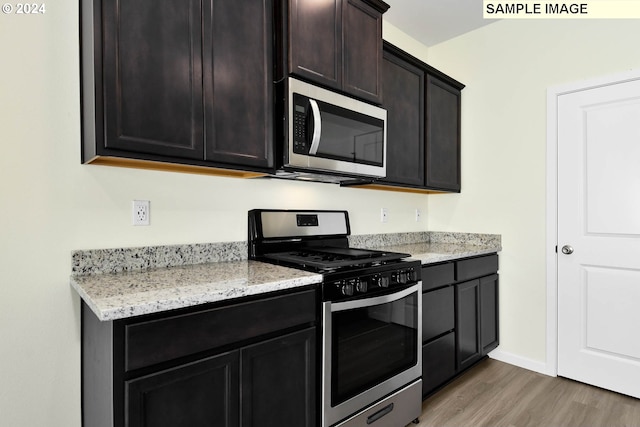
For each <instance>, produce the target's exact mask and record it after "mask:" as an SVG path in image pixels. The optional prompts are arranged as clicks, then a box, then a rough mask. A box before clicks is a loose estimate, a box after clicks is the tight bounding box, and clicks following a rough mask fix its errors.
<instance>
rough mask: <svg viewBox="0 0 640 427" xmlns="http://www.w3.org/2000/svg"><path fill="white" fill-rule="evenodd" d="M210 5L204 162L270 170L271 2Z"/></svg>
mask: <svg viewBox="0 0 640 427" xmlns="http://www.w3.org/2000/svg"><path fill="white" fill-rule="evenodd" d="M205 4H207V2H205ZM212 4H213V10H212V11H211V12H210V13H205V20H204V22H205V26H204V28H205V34H204V73H205V76H206V78H205V81H204V88H205V115H206V129H207V130H206V151H205V153H206V154H205V158H206V160H212V161H215V162H220V163H229V164H239V165H245V166H255V167H264V168H270V167H272V166H273V159H274V153H273V149H272V147H273V136H272V130H273V67H272V50H273V39H272V33H273V4H272V0H259V1H236V0H219V1H218V0H216V1H215V2H213V3H212ZM207 7H210V5H208V6H207Z"/></svg>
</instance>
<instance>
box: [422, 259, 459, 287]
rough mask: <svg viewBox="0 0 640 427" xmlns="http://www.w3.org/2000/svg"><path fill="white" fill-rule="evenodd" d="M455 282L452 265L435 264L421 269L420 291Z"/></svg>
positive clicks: (449, 263) (450, 263)
mask: <svg viewBox="0 0 640 427" xmlns="http://www.w3.org/2000/svg"><path fill="white" fill-rule="evenodd" d="M453 282H455V272H454V264H453V263H452V262H448V263H446V264H437V265H430V266H426V267H422V290H423V291H428V290H429V289H435V288H437V287H440V286H444V285H448V284H450V283H453Z"/></svg>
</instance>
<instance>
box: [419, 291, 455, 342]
mask: <svg viewBox="0 0 640 427" xmlns="http://www.w3.org/2000/svg"><path fill="white" fill-rule="evenodd" d="M454 302H455V297H454V288H453V286H448V287H446V288H442V289H438V290H435V291H429V292H425V293H423V294H422V342H426V341H429V340H430V339H432V338H434V337H437V336H438V335H441V334H443V333H445V332H447V331H450V330H452V329H454V328H455V316H454V314H455V309H454Z"/></svg>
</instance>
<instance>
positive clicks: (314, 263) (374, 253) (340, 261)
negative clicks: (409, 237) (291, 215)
mask: <svg viewBox="0 0 640 427" xmlns="http://www.w3.org/2000/svg"><path fill="white" fill-rule="evenodd" d="M409 256H410V255H409V254H404V253H398V252H386V251H378V250H371V249H358V248H349V247H319V248H318V247H310V248H300V249H295V250H292V251H284V252H276V253H268V254H265V255H264V258H265V259H266V260H269V261H272V262H276V263H279V264H283V265H288V266H292V267H298V268H301V269H305V270H309V271H317V272H322V273H328V272H333V271H344V270H348V269H352V268H361V267H364V266H377V265H382V264H387V263H392V262H394V261H399V260H401V259H403V258H407V257H409Z"/></svg>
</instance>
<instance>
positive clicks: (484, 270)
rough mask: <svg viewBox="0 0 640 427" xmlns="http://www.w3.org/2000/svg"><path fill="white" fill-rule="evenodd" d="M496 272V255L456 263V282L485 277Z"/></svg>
mask: <svg viewBox="0 0 640 427" xmlns="http://www.w3.org/2000/svg"><path fill="white" fill-rule="evenodd" d="M496 271H498V255H496V254H493V255H486V256H480V257H475V258H469V259H463V260H462V261H458V262H456V280H458V281H460V282H464V281H465V280H469V279H476V278H478V277H482V276H487V275H489V274H493V273H495V272H496Z"/></svg>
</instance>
